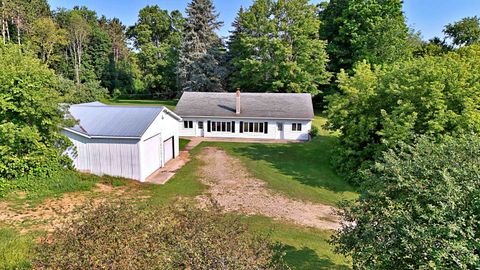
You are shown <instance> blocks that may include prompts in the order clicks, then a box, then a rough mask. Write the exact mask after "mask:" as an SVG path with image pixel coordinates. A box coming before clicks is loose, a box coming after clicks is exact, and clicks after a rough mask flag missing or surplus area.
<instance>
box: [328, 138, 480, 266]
mask: <svg viewBox="0 0 480 270" xmlns="http://www.w3.org/2000/svg"><path fill="white" fill-rule="evenodd" d="M479 164H480V139H479V137H478V136H476V135H472V136H467V137H465V138H459V139H451V138H448V139H446V140H445V141H444V142H442V143H435V142H432V141H430V140H428V139H427V138H422V139H420V140H419V142H418V143H417V144H415V145H414V146H411V147H410V146H405V145H404V146H402V148H401V149H400V151H398V152H396V151H395V152H394V151H392V150H391V151H388V152H387V153H386V154H385V155H384V156H383V159H382V161H381V162H378V163H377V164H376V165H375V166H374V167H373V168H372V169H370V170H368V171H367V172H366V173H365V179H366V180H365V182H364V192H363V193H362V195H361V197H360V198H359V199H358V200H357V201H356V202H355V203H348V204H347V205H346V206H345V207H344V209H343V210H344V218H345V220H346V221H347V222H349V223H347V224H345V225H344V227H343V228H342V230H341V231H340V233H339V235H337V236H336V237H335V238H334V243H335V244H337V252H340V253H342V254H346V255H349V256H351V257H352V259H353V266H354V269H479V268H480V246H479V243H480V242H479V241H480V167H479Z"/></svg>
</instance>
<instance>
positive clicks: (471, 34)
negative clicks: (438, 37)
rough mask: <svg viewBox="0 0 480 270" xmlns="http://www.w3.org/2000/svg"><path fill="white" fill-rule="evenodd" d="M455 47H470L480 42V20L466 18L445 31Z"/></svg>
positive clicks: (448, 25)
mask: <svg viewBox="0 0 480 270" xmlns="http://www.w3.org/2000/svg"><path fill="white" fill-rule="evenodd" d="M443 32H444V33H445V35H446V36H447V37H448V38H450V39H451V40H452V43H453V44H454V45H455V46H468V45H472V44H474V43H478V42H480V18H478V17H477V16H474V17H466V18H463V19H461V20H460V21H458V22H455V23H450V24H447V25H446V26H445V29H444V30H443Z"/></svg>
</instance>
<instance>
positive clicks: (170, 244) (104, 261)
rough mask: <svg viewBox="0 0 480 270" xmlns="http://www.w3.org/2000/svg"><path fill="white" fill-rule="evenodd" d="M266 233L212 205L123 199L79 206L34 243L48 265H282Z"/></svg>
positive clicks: (38, 262)
mask: <svg viewBox="0 0 480 270" xmlns="http://www.w3.org/2000/svg"><path fill="white" fill-rule="evenodd" d="M281 257H282V255H281V254H278V252H277V251H276V245H275V244H274V243H271V242H270V241H269V240H268V239H267V238H266V237H264V236H261V235H252V234H250V233H249V231H248V227H247V226H245V225H243V224H242V223H240V222H239V221H238V219H237V218H235V217H231V216H223V215H222V214H221V213H220V212H219V210H218V209H215V208H212V209H207V210H200V209H197V208H195V207H193V206H191V205H189V204H187V203H176V204H173V205H169V206H167V207H162V208H157V207H154V206H153V205H150V206H149V207H146V208H142V209H139V208H138V207H137V206H135V205H132V204H131V203H129V202H120V203H118V204H117V203H113V204H103V205H100V206H98V207H95V208H93V209H88V208H87V209H84V210H82V211H81V212H80V213H79V217H78V219H75V220H73V221H71V222H69V223H68V224H66V226H63V228H62V229H59V230H57V231H55V232H54V233H53V235H52V241H51V242H50V241H47V240H45V241H44V242H43V243H42V245H41V246H40V247H39V248H38V256H37V257H36V260H35V261H34V262H33V265H34V267H39V268H48V269H85V268H90V269H91V268H93V269H99V268H119V269H252V268H258V269H284V268H285V265H284V264H283V263H282V259H281Z"/></svg>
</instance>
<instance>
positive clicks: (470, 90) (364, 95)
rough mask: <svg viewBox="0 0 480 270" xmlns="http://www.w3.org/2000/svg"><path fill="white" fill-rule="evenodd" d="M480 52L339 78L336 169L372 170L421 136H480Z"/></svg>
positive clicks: (333, 107) (365, 68) (334, 112)
mask: <svg viewBox="0 0 480 270" xmlns="http://www.w3.org/2000/svg"><path fill="white" fill-rule="evenodd" d="M479 62H480V46H471V47H468V48H463V49H460V50H458V51H457V52H452V53H449V54H445V55H442V56H437V57H422V58H416V59H413V60H410V61H405V62H399V63H395V64H391V65H384V66H381V67H379V66H378V67H375V68H374V69H373V70H372V69H371V66H370V64H368V63H360V64H359V65H357V66H356V68H355V70H354V75H353V76H349V75H348V74H347V73H346V72H341V73H339V75H338V84H339V89H340V92H339V93H337V94H334V95H331V96H329V97H328V111H327V112H328V119H329V128H330V129H331V130H339V131H340V137H339V144H338V146H337V148H336V149H337V150H338V151H337V154H336V156H337V162H336V165H337V167H338V169H340V171H341V172H344V173H350V172H352V171H353V172H355V171H356V170H357V169H358V168H366V167H368V166H369V164H371V163H372V162H374V161H375V160H376V159H377V158H379V157H381V155H382V152H383V151H385V150H388V149H392V148H394V147H396V146H397V145H398V144H399V143H402V142H403V143H406V144H411V143H413V141H414V138H415V136H417V135H427V136H433V137H435V138H439V139H441V138H442V137H445V136H456V135H458V134H469V133H471V132H480V110H479V109H478V108H479V106H480V99H479V97H480V87H479V85H478V82H479V81H480V65H479V64H478V63H479Z"/></svg>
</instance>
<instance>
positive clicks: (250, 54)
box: [229, 0, 330, 94]
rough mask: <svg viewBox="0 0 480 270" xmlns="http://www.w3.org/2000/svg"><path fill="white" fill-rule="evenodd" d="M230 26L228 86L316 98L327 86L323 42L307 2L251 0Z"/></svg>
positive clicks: (313, 9) (303, 0)
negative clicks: (304, 93)
mask: <svg viewBox="0 0 480 270" xmlns="http://www.w3.org/2000/svg"><path fill="white" fill-rule="evenodd" d="M234 27H235V30H234V31H233V33H232V36H231V40H230V42H229V64H230V66H231V70H232V73H231V78H230V81H231V86H230V88H232V89H234V88H237V87H240V88H242V89H245V90H248V91H260V92H307V93H312V94H317V93H318V92H319V89H318V88H319V86H320V85H323V84H327V83H328V80H329V78H330V73H329V72H327V71H326V65H327V62H328V56H327V53H326V51H325V45H326V43H325V42H324V41H322V40H320V39H319V35H318V31H319V27H320V21H319V19H318V17H317V15H316V7H315V6H314V5H310V4H309V3H308V1H307V0H278V1H270V0H257V1H255V2H254V3H253V5H252V6H251V7H249V8H248V9H246V10H243V9H242V10H240V12H239V13H238V15H237V19H236V21H235V25H234Z"/></svg>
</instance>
